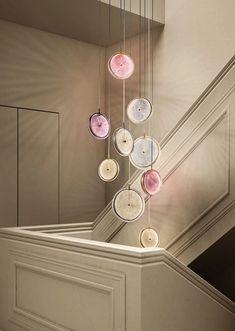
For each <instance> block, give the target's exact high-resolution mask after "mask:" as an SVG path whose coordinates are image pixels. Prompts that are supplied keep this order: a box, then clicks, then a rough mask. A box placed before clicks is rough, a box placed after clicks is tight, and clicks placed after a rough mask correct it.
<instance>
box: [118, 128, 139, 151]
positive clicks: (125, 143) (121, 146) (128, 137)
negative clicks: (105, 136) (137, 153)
mask: <svg viewBox="0 0 235 331" xmlns="http://www.w3.org/2000/svg"><path fill="white" fill-rule="evenodd" d="M113 144H114V147H115V149H116V151H117V152H118V153H119V154H120V155H122V156H128V155H130V153H131V152H132V150H133V147H134V139H133V136H132V134H131V132H130V131H129V130H127V129H124V128H118V129H116V130H115V131H114V133H113Z"/></svg>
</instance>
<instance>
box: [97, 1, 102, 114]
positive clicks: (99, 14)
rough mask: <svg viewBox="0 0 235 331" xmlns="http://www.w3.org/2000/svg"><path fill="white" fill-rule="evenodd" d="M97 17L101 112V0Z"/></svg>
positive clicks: (99, 103)
mask: <svg viewBox="0 0 235 331" xmlns="http://www.w3.org/2000/svg"><path fill="white" fill-rule="evenodd" d="M98 17H99V65H98V111H99V113H100V112H101V50H102V48H101V0H99V5H98Z"/></svg>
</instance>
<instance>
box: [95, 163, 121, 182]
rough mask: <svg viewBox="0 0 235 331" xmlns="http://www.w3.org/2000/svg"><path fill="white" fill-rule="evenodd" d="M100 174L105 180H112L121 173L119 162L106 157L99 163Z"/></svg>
mask: <svg viewBox="0 0 235 331" xmlns="http://www.w3.org/2000/svg"><path fill="white" fill-rule="evenodd" d="M98 174H99V176H100V178H101V179H102V180H103V181H104V182H112V181H113V180H115V179H116V178H117V176H118V174H119V164H118V163H117V161H116V160H114V159H105V160H103V161H102V162H101V163H100V165H99V168H98Z"/></svg>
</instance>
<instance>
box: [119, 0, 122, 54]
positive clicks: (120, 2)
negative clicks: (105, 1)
mask: <svg viewBox="0 0 235 331" xmlns="http://www.w3.org/2000/svg"><path fill="white" fill-rule="evenodd" d="M119 6H120V40H122V34H123V30H122V27H123V22H122V20H123V15H122V14H123V13H122V0H120V1H119ZM122 48H123V42H120V53H123V49H122Z"/></svg>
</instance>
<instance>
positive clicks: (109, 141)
mask: <svg viewBox="0 0 235 331" xmlns="http://www.w3.org/2000/svg"><path fill="white" fill-rule="evenodd" d="M108 39H109V45H110V39H111V0H109V36H108ZM110 85H111V79H110V75H108V119H109V121H110V122H111V102H110V99H111V98H110V94H111V86H110ZM110 145H111V138H110V135H109V136H108V159H110V147H111V146H110Z"/></svg>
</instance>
